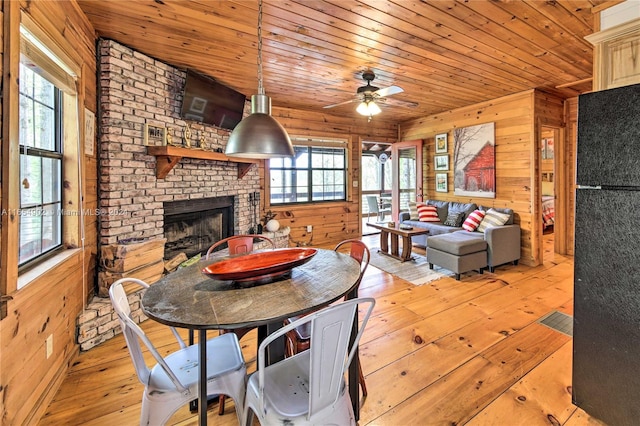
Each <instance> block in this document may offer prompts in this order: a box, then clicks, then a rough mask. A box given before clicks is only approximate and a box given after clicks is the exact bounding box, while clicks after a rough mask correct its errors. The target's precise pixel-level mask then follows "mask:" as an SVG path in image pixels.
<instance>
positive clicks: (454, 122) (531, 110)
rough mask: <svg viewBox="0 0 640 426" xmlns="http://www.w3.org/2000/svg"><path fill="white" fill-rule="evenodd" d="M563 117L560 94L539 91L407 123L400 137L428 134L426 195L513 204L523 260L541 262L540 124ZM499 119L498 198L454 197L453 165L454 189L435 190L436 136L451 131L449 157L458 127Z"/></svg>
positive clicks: (492, 204)
mask: <svg viewBox="0 0 640 426" xmlns="http://www.w3.org/2000/svg"><path fill="white" fill-rule="evenodd" d="M563 121H564V110H563V102H562V100H561V99H559V98H557V97H554V96H552V95H548V94H545V93H541V92H538V91H535V90H531V91H526V92H522V93H519V94H515V95H510V96H505V97H502V98H498V99H494V100H493V101H490V102H483V103H480V104H476V105H472V106H469V107H465V108H460V109H456V110H451V111H446V112H444V113H441V114H436V115H433V116H429V117H425V118H421V119H418V120H412V121H408V122H404V123H402V124H401V125H400V129H399V135H400V140H413V139H423V140H424V141H425V145H424V152H423V154H424V158H425V160H424V175H423V198H424V199H425V200H427V199H437V200H447V201H458V202H474V203H476V204H479V205H483V206H488V207H501V208H511V209H513V210H514V211H515V212H516V222H517V223H519V224H520V227H521V229H522V240H521V246H522V253H521V259H520V260H521V262H523V263H524V264H526V265H537V264H538V263H539V262H540V261H541V251H540V236H541V234H542V223H541V220H540V217H541V215H540V214H539V212H540V184H539V180H540V178H539V176H540V174H539V173H540V167H541V155H540V150H539V149H538V148H539V142H538V141H539V139H540V138H539V135H540V126H541V125H555V126H558V127H561V126H562V125H563ZM490 122H494V123H495V149H496V198H471V197H459V196H455V195H454V192H453V186H452V182H453V181H454V180H453V173H454V172H453V167H451V166H450V167H449V171H448V172H447V173H448V180H449V182H450V184H449V191H448V192H447V193H444V192H435V171H434V166H433V157H434V155H435V147H434V138H435V135H436V134H439V133H447V134H448V139H449V144H448V149H449V151H448V152H449V156H450V158H451V157H452V155H453V147H454V143H453V129H454V128H456V127H467V126H472V125H477V124H483V123H490Z"/></svg>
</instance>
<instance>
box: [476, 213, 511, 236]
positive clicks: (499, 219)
mask: <svg viewBox="0 0 640 426" xmlns="http://www.w3.org/2000/svg"><path fill="white" fill-rule="evenodd" d="M509 217H510V216H509V215H508V214H506V213H500V212H499V211H496V210H494V209H489V210H488V211H487V213H485V215H484V218H483V219H482V222H480V226H478V231H479V232H484V231H485V230H487V229H489V228H493V227H494V226H502V225H504V224H505V223H507V221H508V220H509Z"/></svg>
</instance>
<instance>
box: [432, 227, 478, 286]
mask: <svg viewBox="0 0 640 426" xmlns="http://www.w3.org/2000/svg"><path fill="white" fill-rule="evenodd" d="M427 261H428V262H429V268H430V269H433V265H438V266H441V267H443V268H445V269H448V270H450V271H452V272H454V273H455V274H456V280H460V274H462V273H463V272H467V271H472V270H475V269H477V270H478V272H479V273H482V269H483V268H485V267H486V266H487V242H486V241H485V240H484V239H481V238H478V237H476V236H473V235H467V234H465V233H464V232H454V233H451V234H441V235H434V236H432V237H427Z"/></svg>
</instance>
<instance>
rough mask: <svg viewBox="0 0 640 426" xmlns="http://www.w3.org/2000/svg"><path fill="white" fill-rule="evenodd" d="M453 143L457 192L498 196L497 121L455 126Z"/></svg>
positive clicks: (454, 175)
mask: <svg viewBox="0 0 640 426" xmlns="http://www.w3.org/2000/svg"><path fill="white" fill-rule="evenodd" d="M453 144H454V148H453V172H454V174H453V191H454V194H455V195H462V196H468V197H484V198H495V197H496V153H495V123H485V124H478V125H476V126H469V127H459V128H456V129H454V130H453Z"/></svg>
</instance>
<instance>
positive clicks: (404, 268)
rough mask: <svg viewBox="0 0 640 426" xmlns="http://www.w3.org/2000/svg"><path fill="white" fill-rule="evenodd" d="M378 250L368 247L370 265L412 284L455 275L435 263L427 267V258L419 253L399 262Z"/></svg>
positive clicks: (425, 282)
mask: <svg viewBox="0 0 640 426" xmlns="http://www.w3.org/2000/svg"><path fill="white" fill-rule="evenodd" d="M378 250H379V249H378V248H377V247H373V248H371V249H370V252H371V259H370V260H369V264H370V265H372V266H375V267H376V268H378V269H381V270H383V271H385V272H388V273H390V274H392V275H395V276H396V277H398V278H402V279H403V280H406V281H409V282H410V283H411V284H414V285H422V284H427V283H430V282H432V281H435V280H437V279H440V278H442V277H452V276H454V275H455V274H454V273H453V272H451V271H449V270H448V269H444V268H441V267H439V266H437V265H433V269H429V262H427V258H426V257H424V256H421V255H419V254H414V255H413V258H414V260H409V261H407V262H400V261H399V260H397V259H394V258H392V257H389V256H385V255H384V254H380V253H379V252H378Z"/></svg>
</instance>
